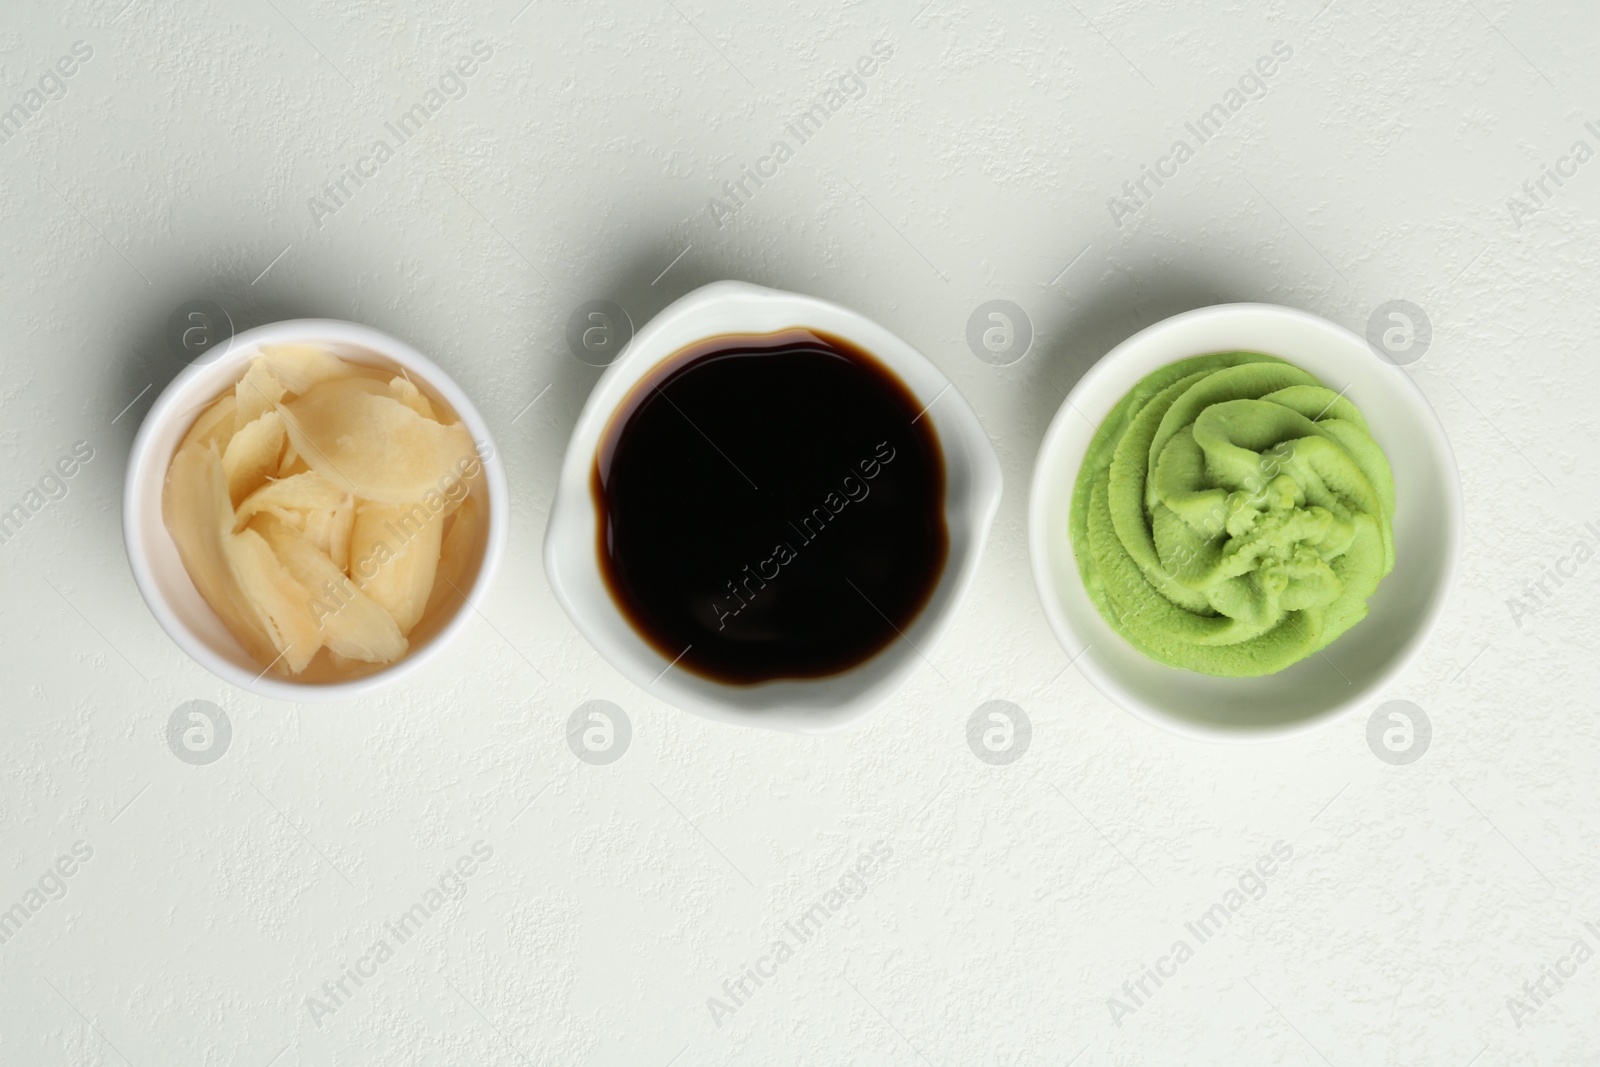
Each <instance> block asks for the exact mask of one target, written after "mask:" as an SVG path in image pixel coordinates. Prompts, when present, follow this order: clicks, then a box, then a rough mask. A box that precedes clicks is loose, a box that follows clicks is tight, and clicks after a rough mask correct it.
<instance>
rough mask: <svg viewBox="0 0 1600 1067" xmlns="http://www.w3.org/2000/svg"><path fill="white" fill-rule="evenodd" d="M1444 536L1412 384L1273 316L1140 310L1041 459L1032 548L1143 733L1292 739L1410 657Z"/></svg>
mask: <svg viewBox="0 0 1600 1067" xmlns="http://www.w3.org/2000/svg"><path fill="white" fill-rule="evenodd" d="M1460 541H1461V492H1460V484H1459V477H1458V474H1457V471H1456V466H1455V461H1454V459H1453V457H1452V455H1451V451H1450V445H1449V442H1448V440H1447V439H1446V437H1445V434H1444V431H1443V428H1442V427H1441V426H1440V424H1439V421H1438V419H1437V417H1436V416H1435V415H1434V413H1433V410H1432V408H1430V407H1429V405H1428V403H1427V401H1426V399H1425V398H1424V397H1423V395H1422V393H1421V391H1420V390H1419V389H1418V388H1417V386H1416V385H1415V383H1414V382H1413V381H1412V380H1411V378H1410V377H1409V375H1408V374H1407V373H1406V372H1405V371H1404V370H1402V369H1401V368H1400V367H1398V366H1396V365H1394V364H1393V363H1391V362H1389V361H1386V360H1384V359H1381V358H1380V357H1379V356H1378V355H1377V354H1376V353H1374V352H1373V351H1372V350H1371V348H1370V347H1369V346H1368V345H1367V343H1366V342H1365V341H1364V340H1362V339H1361V338H1360V337H1358V336H1356V335H1355V334H1353V333H1351V332H1350V331H1348V330H1346V329H1344V328H1342V327H1340V326H1337V325H1335V324H1333V323H1331V322H1328V321H1326V320H1324V319H1321V318H1318V317H1316V316H1314V315H1311V314H1308V313H1306V312H1303V311H1298V310H1295V309H1292V308H1285V307H1277V306H1273V305H1267V304H1225V305H1218V306H1215V307H1208V308H1200V309H1197V310H1195V311H1190V312H1186V313H1184V314H1181V315H1177V316H1175V317H1173V318H1170V319H1167V320H1165V321H1163V322H1160V323H1157V324H1156V325H1154V326H1151V327H1149V328H1148V329H1145V330H1143V331H1141V332H1140V333H1138V334H1136V335H1135V336H1133V337H1131V338H1129V339H1128V340H1127V341H1124V342H1123V343H1122V344H1120V345H1118V346H1117V347H1116V348H1115V349H1113V350H1112V351H1111V352H1110V353H1109V354H1107V355H1106V356H1105V357H1104V358H1103V359H1101V360H1100V361H1099V362H1098V363H1097V364H1096V365H1095V366H1094V367H1093V368H1091V369H1090V371H1089V372H1088V373H1087V374H1085V375H1084V377H1083V378H1082V380H1080V381H1079V382H1078V384H1077V386H1076V387H1075V388H1074V389H1073V391H1072V393H1071V395H1070V396H1069V397H1068V398H1067V401H1066V402H1065V403H1064V404H1063V405H1062V407H1061V410H1060V411H1059V412H1058V413H1057V415H1056V418H1055V420H1054V421H1053V422H1052V424H1051V426H1050V429H1049V432H1048V433H1047V434H1046V436H1045V440H1044V443H1043V445H1042V446H1041V448H1040V452H1039V458H1038V462H1037V464H1036V465H1035V468H1034V477H1033V486H1032V492H1031V496H1030V501H1029V548H1030V553H1031V556H1032V562H1033V571H1034V580H1035V583H1036V585H1037V586H1038V590H1039V596H1040V600H1041V603H1042V605H1043V607H1044V610H1045V614H1046V616H1047V618H1048V619H1049V621H1050V625H1051V627H1052V629H1053V630H1054V631H1055V633H1056V636H1057V637H1058V639H1059V640H1060V641H1061V643H1062V645H1063V646H1064V647H1065V649H1066V651H1067V653H1068V655H1069V656H1070V657H1071V658H1072V662H1073V663H1074V664H1075V665H1076V666H1077V668H1078V669H1079V670H1081V671H1082V672H1083V674H1084V675H1085V676H1086V677H1087V678H1088V679H1089V680H1090V681H1091V682H1092V683H1094V685H1095V686H1096V687H1097V688H1099V689H1100V690H1101V691H1102V692H1104V693H1105V694H1106V695H1107V696H1109V697H1110V698H1111V699H1112V700H1114V701H1115V702H1116V703H1118V704H1119V705H1121V706H1122V707H1124V708H1125V709H1127V710H1128V711H1130V712H1132V713H1133V714H1135V715H1137V716H1139V717H1140V718H1143V719H1145V720H1146V721H1149V722H1151V723H1154V724H1155V725H1158V726H1161V727H1164V728H1166V729H1169V730H1173V731H1176V732H1178V733H1180V734H1184V735H1186V736H1190V737H1194V738H1199V739H1204V740H1215V741H1253V740H1269V739H1275V738H1282V737H1286V736H1290V735H1293V734H1296V733H1299V732H1302V731H1305V730H1308V729H1311V728H1314V727H1315V726H1317V725H1319V724H1322V723H1326V722H1328V721H1330V720H1332V719H1333V718H1336V717H1337V716H1339V715H1340V714H1341V713H1343V712H1345V711H1347V710H1349V709H1351V708H1353V707H1357V706H1361V705H1363V704H1365V703H1367V702H1369V701H1370V700H1371V699H1373V698H1374V697H1375V696H1376V695H1377V694H1378V693H1380V692H1381V691H1382V690H1383V689H1384V688H1385V687H1386V686H1388V685H1389V684H1390V683H1391V682H1392V681H1393V680H1394V679H1395V677H1396V676H1397V675H1398V674H1399V673H1400V672H1401V671H1403V670H1404V669H1405V668H1406V666H1407V665H1408V664H1409V663H1410V662H1411V661H1412V659H1413V658H1414V657H1415V656H1416V655H1417V653H1418V652H1419V651H1420V649H1421V647H1422V645H1423V642H1424V641H1425V640H1426V638H1427V636H1428V634H1429V633H1430V632H1431V631H1432V629H1433V626H1434V624H1435V623H1436V622H1437V620H1438V618H1439V615H1440V613H1441V611H1442V609H1443V606H1444V599H1445V594H1446V591H1447V590H1448V587H1449V584H1450V581H1451V578H1452V576H1453V574H1454V571H1455V566H1456V559H1457V555H1458V552H1459V546H1460Z"/></svg>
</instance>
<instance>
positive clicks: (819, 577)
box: [592, 329, 949, 685]
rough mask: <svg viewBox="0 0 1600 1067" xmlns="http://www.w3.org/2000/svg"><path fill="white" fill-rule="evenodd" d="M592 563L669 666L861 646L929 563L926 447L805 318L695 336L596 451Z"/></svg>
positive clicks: (944, 547) (902, 402)
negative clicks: (782, 326)
mask: <svg viewBox="0 0 1600 1067" xmlns="http://www.w3.org/2000/svg"><path fill="white" fill-rule="evenodd" d="M592 492H593V495H594V501H595V507H596V509H597V512H598V516H599V519H600V523H599V527H600V534H599V543H598V546H597V549H598V552H599V559H600V569H601V573H602V574H603V575H604V576H605V580H606V584H607V586H608V587H609V589H610V592H611V595H612V597H613V598H614V600H615V601H616V603H617V605H618V606H619V608H620V609H621V610H622V612H623V614H624V615H625V616H626V617H627V618H628V620H629V622H630V623H631V624H632V625H633V627H634V629H635V630H636V631H637V632H638V633H639V634H640V636H642V637H643V638H644V639H645V640H646V641H647V642H648V643H649V644H650V645H651V646H652V647H654V648H655V649H656V651H658V652H659V653H660V654H661V655H662V656H664V657H665V658H666V659H667V660H669V661H673V662H674V663H675V668H681V669H685V670H688V671H691V672H694V673H696V674H699V675H701V676H702V677H706V678H711V679H714V680H716V681H719V682H724V683H728V684H739V685H748V684H754V683H758V682H766V681H773V680H776V679H782V678H817V677H823V676H827V675H832V674H837V673H840V672H843V671H846V670H849V669H850V668H852V667H854V666H856V665H858V664H860V663H863V662H865V661H866V660H868V659H870V658H872V657H873V656H874V655H876V654H877V653H879V652H881V651H882V650H883V649H884V648H885V647H886V646H888V645H889V644H890V643H892V642H894V641H899V640H902V639H903V638H902V636H901V634H902V633H903V632H904V631H906V630H907V629H908V628H909V627H910V625H911V624H912V622H913V621H914V620H915V619H916V617H917V615H918V613H920V612H921V611H922V610H923V608H924V607H926V605H927V603H928V600H929V598H930V597H931V596H932V594H933V591H934V589H935V587H936V586H937V585H938V583H939V578H940V575H941V574H942V573H943V571H944V566H945V560H946V557H947V556H948V554H949V536H948V532H947V531H946V528H945V521H944V494H945V470H944V456H943V453H942V451H941V450H940V447H939V439H938V435H937V434H936V433H935V431H934V429H933V426H932V420H931V419H929V418H927V417H925V414H924V411H923V405H922V404H921V403H919V402H918V401H917V399H916V398H915V397H914V396H913V395H912V393H911V391H910V390H909V389H907V388H906V386H905V385H904V384H903V383H902V382H901V381H900V380H899V379H898V378H897V377H895V375H894V374H893V373H892V372H890V371H889V370H888V369H887V368H886V367H884V366H883V364H881V363H879V362H878V360H877V359H875V358H874V357H873V356H871V355H870V354H868V353H867V352H865V351H863V350H862V349H860V348H858V347H856V346H855V345H853V344H851V343H850V342H847V341H844V340H842V339H841V338H838V337H834V336H831V335H829V334H825V333H822V332H820V331H815V330H809V329H790V330H785V331H782V332H779V333H773V334H761V335H727V336H720V337H713V338H709V339H707V340H705V341H701V342H697V343H696V344H694V345H691V346H689V347H688V348H685V349H683V350H681V351H679V352H677V353H675V354H674V355H673V356H672V357H671V358H669V359H667V360H665V361H663V363H662V364H661V365H660V366H659V367H657V368H656V369H655V370H654V371H652V372H651V374H650V375H649V377H647V378H646V379H644V380H643V381H641V382H640V383H639V384H638V385H637V386H636V387H635V388H634V390H633V391H632V392H631V393H630V394H629V395H628V397H627V399H626V400H624V402H623V403H622V404H621V405H620V406H619V408H618V410H617V412H616V413H615V414H614V415H613V416H612V420H611V423H610V425H609V426H608V427H607V429H606V432H605V434H604V435H603V438H602V441H601V445H600V448H599V450H598V453H597V455H596V459H595V466H594V474H593V480H592Z"/></svg>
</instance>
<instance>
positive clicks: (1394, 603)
mask: <svg viewBox="0 0 1600 1067" xmlns="http://www.w3.org/2000/svg"><path fill="white" fill-rule="evenodd" d="M1230 351H1251V352H1263V353H1266V354H1268V355H1274V356H1279V357H1281V358H1283V359H1286V360H1288V361H1290V362H1291V363H1294V364H1296V365H1297V366H1300V367H1302V368H1304V369H1305V370H1307V371H1310V372H1311V373H1312V374H1314V375H1316V376H1317V377H1318V378H1320V379H1321V380H1322V382H1323V384H1324V385H1327V386H1329V387H1330V388H1333V389H1342V390H1346V392H1345V395H1346V396H1347V397H1349V398H1350V400H1352V401H1353V402H1354V403H1355V405H1356V406H1357V407H1358V408H1360V409H1361V412H1362V414H1363V415H1364V416H1366V419H1367V421H1368V423H1369V424H1370V425H1371V427H1372V432H1373V436H1374V437H1375V438H1376V439H1377V442H1378V444H1379V445H1380V446H1381V447H1382V448H1383V451H1384V454H1385V455H1386V456H1388V459H1389V463H1390V465H1391V467H1392V468H1393V469H1394V480H1395V521H1394V541H1395V567H1394V571H1393V572H1392V573H1391V574H1390V575H1389V576H1388V577H1387V578H1385V579H1384V580H1383V583H1382V584H1381V585H1380V586H1379V587H1378V591H1377V593H1376V594H1374V596H1373V597H1372V599H1371V600H1370V601H1369V607H1370V609H1371V613H1370V614H1369V615H1368V617H1367V618H1366V619H1364V620H1363V621H1362V622H1360V623H1358V624H1357V625H1356V626H1354V627H1352V628H1351V629H1350V630H1349V631H1348V632H1347V633H1345V634H1344V636H1342V637H1340V638H1339V639H1338V640H1337V641H1335V642H1334V643H1333V644H1332V645H1330V646H1328V647H1327V648H1326V649H1324V650H1323V653H1322V654H1321V655H1315V656H1311V657H1309V658H1307V659H1304V660H1302V661H1300V662H1299V663H1297V664H1295V665H1294V666H1292V667H1289V668H1287V669H1285V670H1282V671H1279V672H1278V673H1277V674H1272V675H1267V676H1265V677H1261V678H1213V677H1210V676H1208V675H1203V674H1196V673H1194V672H1192V671H1185V670H1180V669H1178V668H1175V667H1168V666H1166V665H1164V664H1161V663H1157V662H1156V661H1155V660H1152V659H1149V658H1148V657H1146V656H1145V655H1144V654H1143V653H1141V652H1139V651H1138V650H1137V649H1135V648H1134V647H1133V646H1132V645H1130V644H1128V643H1127V642H1126V641H1124V640H1123V639H1122V638H1121V637H1120V636H1118V634H1117V633H1116V632H1115V631H1114V630H1112V629H1111V627H1110V626H1109V625H1108V624H1107V623H1106V621H1105V620H1104V619H1103V618H1101V616H1100V613H1099V611H1098V610H1096V608H1095V606H1094V604H1093V602H1092V601H1090V599H1089V596H1088V593H1086V592H1085V591H1084V588H1083V582H1082V580H1081V578H1080V576H1079V573H1078V568H1077V562H1076V560H1075V558H1074V556H1073V548H1072V544H1071V538H1070V536H1069V533H1068V529H1069V527H1068V513H1069V511H1070V509H1071V504H1072V489H1073V486H1074V484H1075V483H1076V481H1077V477H1078V468H1079V465H1080V464H1081V463H1082V461H1083V456H1084V453H1085V452H1086V451H1087V450H1088V446H1089V442H1090V440H1091V438H1093V436H1094V433H1095V431H1096V430H1097V429H1098V428H1099V426H1100V423H1101V421H1102V420H1103V419H1104V418H1105V416H1106V414H1107V413H1108V412H1110V410H1111V409H1112V407H1114V406H1115V405H1116V403H1117V402H1118V401H1119V400H1121V399H1122V397H1123V396H1124V395H1126V394H1127V392H1128V390H1130V389H1132V388H1133V386H1134V385H1135V384H1137V383H1138V381H1139V380H1140V379H1141V378H1143V377H1144V376H1145V375H1147V374H1149V373H1150V372H1151V371H1154V370H1156V369H1157V368H1159V367H1163V366H1166V365H1167V364H1169V363H1173V362H1175V361H1177V360H1180V359H1184V358H1186V357H1189V356H1197V355H1203V354H1205V353H1210V352H1230ZM1028 544H1029V551H1030V555H1031V556H1032V558H1033V574H1034V581H1035V583H1036V584H1037V586H1038V589H1039V599H1040V600H1041V601H1042V602H1043V605H1044V611H1045V615H1046V616H1047V617H1048V618H1049V620H1050V625H1051V627H1052V628H1053V629H1054V630H1055V633H1056V636H1057V638H1059V639H1060V641H1061V643H1062V644H1063V645H1064V646H1065V647H1066V650H1067V652H1068V654H1069V655H1070V656H1072V657H1073V658H1074V661H1075V663H1076V665H1077V666H1078V667H1079V668H1080V669H1081V670H1082V671H1083V673H1084V674H1085V675H1086V676H1087V677H1088V678H1089V680H1090V681H1091V682H1093V683H1094V684H1095V686H1096V687H1098V688H1099V689H1100V690H1101V692H1103V693H1105V694H1106V695H1107V696H1108V697H1110V698H1111V699H1112V700H1114V701H1116V702H1117V703H1118V704H1120V705H1122V707H1124V708H1126V709H1127V710H1128V711H1131V712H1133V713H1134V714H1135V715H1137V716H1139V717H1140V718H1142V719H1145V720H1147V721H1149V722H1152V723H1154V724H1156V725H1158V726H1161V727H1164V728H1166V729H1169V730H1173V731H1176V732H1178V733H1181V734H1184V735H1187V736H1189V737H1195V738H1201V739H1204V740H1213V741H1247V740H1267V739H1273V738H1280V737H1285V736H1289V735H1292V734H1295V733H1299V732H1301V731H1304V730H1308V729H1311V728H1312V727H1315V726H1316V725H1318V724H1321V723H1325V722H1328V721H1329V720H1331V719H1333V718H1335V717H1337V716H1338V715H1339V714H1341V713H1342V712H1344V711H1347V710H1349V709H1350V708H1352V707H1355V706H1357V705H1361V704H1363V703H1364V702H1366V701H1368V700H1370V699H1372V697H1373V696H1374V695H1375V694H1377V693H1379V692H1381V691H1382V690H1383V688H1384V687H1385V686H1387V685H1389V684H1390V682H1391V681H1392V680H1393V679H1394V678H1395V676H1396V675H1398V674H1399V673H1400V672H1401V671H1402V670H1404V669H1405V668H1406V666H1407V664H1409V663H1410V662H1411V660H1412V659H1413V658H1414V657H1415V656H1416V654H1417V652H1418V651H1419V650H1420V649H1421V647H1422V644H1423V642H1424V640H1425V639H1426V638H1427V636H1428V634H1429V633H1430V632H1431V631H1432V630H1433V627H1434V625H1435V623H1437V621H1438V619H1439V615H1440V612H1441V611H1442V610H1443V608H1444V600H1445V593H1446V591H1447V590H1448V588H1449V585H1450V582H1451V580H1452V578H1453V577H1454V574H1455V568H1456V560H1457V556H1458V554H1459V551H1460V545H1461V487H1460V481H1459V476H1458V472H1457V470H1456V465H1455V460H1454V458H1453V456H1452V455H1451V452H1450V443H1449V441H1448V440H1447V439H1446V437H1445V434H1444V429H1443V427H1441V426H1440V425H1439V420H1438V418H1437V417H1436V416H1435V415H1434V413H1433V409H1432V408H1431V407H1429V406H1428V402H1427V400H1425V399H1424V398H1423V396H1422V393H1421V391H1420V390H1419V389H1418V388H1417V387H1416V385H1415V384H1414V383H1413V382H1412V381H1411V379H1410V377H1409V376H1407V374H1406V373H1405V372H1404V371H1402V370H1401V369H1400V368H1399V367H1396V366H1395V365H1393V364H1392V363H1389V362H1387V361H1385V360H1383V359H1380V358H1379V357H1378V356H1377V355H1376V354H1375V353H1374V352H1373V351H1372V350H1371V349H1370V348H1369V347H1368V346H1367V343H1366V342H1365V341H1363V340H1362V339H1361V338H1360V337H1357V336H1356V335H1355V334H1353V333H1351V332H1350V331H1348V330H1346V329H1344V328H1342V327H1340V326H1336V325H1334V324H1333V323H1331V322H1327V321H1325V320H1323V319H1320V318H1317V317H1316V316H1315V315H1310V314H1307V313H1306V312H1303V311H1296V310H1294V309H1292V308H1284V307H1276V306H1273V305H1270V304H1223V305H1219V306H1217V307H1208V308H1200V309H1199V310H1196V311H1190V312H1186V313H1184V314H1182V315H1177V316H1174V317H1173V318H1170V319H1167V320H1166V321H1164V322H1159V323H1157V324H1156V325H1154V326H1151V327H1150V328H1149V329H1146V330H1143V331H1141V332H1140V333H1138V334H1135V335H1134V336H1133V337H1130V338H1129V339H1128V340H1126V341H1124V342H1122V344H1120V345H1118V346H1117V347H1116V348H1115V349H1113V350H1112V351H1111V352H1110V353H1109V354H1108V355H1106V356H1105V357H1104V358H1103V359H1101V360H1100V362H1098V363H1096V364H1095V365H1094V367H1093V368H1091V369H1090V371H1089V373H1087V374H1085V375H1084V376H1083V379H1082V380H1081V381H1079V382H1078V384H1077V386H1076V387H1075V388H1074V389H1073V390H1072V395H1071V396H1070V397H1068V398H1067V402H1066V403H1065V404H1063V405H1062V407H1061V410H1060V411H1059V412H1058V413H1057V414H1056V417H1055V420H1054V421H1053V422H1052V423H1051V425H1050V430H1049V432H1048V433H1047V434H1046V435H1045V439H1044V443H1043V445H1041V446H1040V449H1039V458H1038V462H1037V463H1036V464H1035V466H1034V473H1033V487H1032V491H1031V494H1030V498H1029V505H1028Z"/></svg>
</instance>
